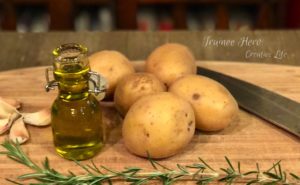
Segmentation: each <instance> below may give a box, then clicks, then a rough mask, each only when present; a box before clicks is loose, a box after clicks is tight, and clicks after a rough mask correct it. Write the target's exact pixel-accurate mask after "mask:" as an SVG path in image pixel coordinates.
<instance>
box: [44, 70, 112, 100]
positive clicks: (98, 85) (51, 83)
mask: <svg viewBox="0 0 300 185" xmlns="http://www.w3.org/2000/svg"><path fill="white" fill-rule="evenodd" d="M50 73H53V67H48V68H46V70H45V76H46V85H45V90H46V91H47V92H49V91H50V90H54V89H55V87H57V86H59V83H58V82H57V81H56V80H50ZM88 74H89V79H88V80H89V90H88V92H89V93H93V94H95V95H98V94H100V93H103V92H105V90H106V85H107V81H106V79H105V78H104V77H103V76H101V75H100V74H98V73H97V72H94V71H89V72H88Z"/></svg>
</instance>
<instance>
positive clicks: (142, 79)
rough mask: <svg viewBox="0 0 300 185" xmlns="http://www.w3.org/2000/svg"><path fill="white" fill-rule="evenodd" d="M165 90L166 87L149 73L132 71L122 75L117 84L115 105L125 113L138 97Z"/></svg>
mask: <svg viewBox="0 0 300 185" xmlns="http://www.w3.org/2000/svg"><path fill="white" fill-rule="evenodd" d="M163 91H166V87H165V86H164V84H163V83H162V82H160V81H159V80H158V78H157V77H156V76H154V75H153V74H151V73H134V74H130V75H127V76H126V77H124V78H123V79H122V80H121V81H120V82H119V83H118V85H117V87H116V90H115V95H114V102H115V106H116V108H117V109H118V111H119V112H121V114H122V115H125V114H126V113H127V111H128V109H129V108H130V107H131V105H132V104H133V103H134V102H135V101H136V100H137V99H139V98H140V97H142V96H145V95H148V94H153V93H157V92H163Z"/></svg>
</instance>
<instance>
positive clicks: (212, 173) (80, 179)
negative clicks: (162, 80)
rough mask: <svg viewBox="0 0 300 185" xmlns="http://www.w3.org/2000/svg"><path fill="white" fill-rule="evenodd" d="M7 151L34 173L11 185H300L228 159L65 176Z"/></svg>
mask: <svg viewBox="0 0 300 185" xmlns="http://www.w3.org/2000/svg"><path fill="white" fill-rule="evenodd" d="M1 145H2V146H3V147H4V148H5V149H6V151H3V152H0V154H5V155H7V157H9V158H11V159H12V160H14V161H16V162H18V163H21V164H23V165H25V166H27V167H28V168H30V169H31V170H32V171H33V172H32V173H28V174H24V175H21V176H19V177H17V181H18V182H17V181H15V180H11V179H7V181H9V182H11V183H14V184H19V185H21V184H22V182H23V180H28V179H31V180H35V181H36V183H33V184H32V185H38V184H43V185H79V184H80V185H95V184H102V183H104V182H105V183H108V184H112V183H113V182H115V181H127V182H129V183H130V184H132V185H141V184H146V183H148V182H150V181H155V180H156V181H161V182H162V184H163V185H170V184H173V183H174V182H176V181H179V180H182V181H194V182H195V183H196V184H199V185H204V184H209V183H210V182H216V181H219V182H224V183H226V184H232V183H234V182H237V181H239V182H245V184H247V185H250V184H263V185H273V184H281V185H300V176H298V175H296V174H294V173H287V172H285V171H283V170H282V168H281V165H280V161H278V162H277V163H275V164H273V165H272V167H271V168H270V169H268V170H266V171H261V169H260V167H259V165H258V164H257V165H256V166H257V168H256V170H253V171H248V172H244V173H243V172H242V171H241V164H240V162H238V163H237V168H235V167H234V165H233V164H232V162H231V161H230V160H229V159H228V158H227V157H225V160H226V162H227V164H228V166H227V167H226V168H220V171H219V172H218V171H216V170H215V169H213V168H212V167H211V166H209V165H208V164H207V163H206V162H205V161H204V160H203V159H201V158H199V163H195V164H192V165H186V166H182V165H180V164H177V168H175V169H170V168H167V167H166V166H163V165H162V164H160V163H158V162H157V161H155V160H153V159H151V158H150V157H149V161H150V163H151V165H152V166H153V168H154V170H153V171H144V170H143V169H141V168H139V167H130V168H129V167H125V168H124V169H123V170H121V171H118V170H114V169H110V168H108V167H105V166H100V167H97V166H96V164H95V163H94V162H93V161H91V164H90V165H84V164H82V163H80V162H78V161H74V162H75V163H76V164H77V165H78V166H79V167H80V168H81V169H83V170H84V171H85V172H86V174H84V175H76V174H74V173H73V172H71V171H70V172H69V174H62V173H60V172H57V171H56V170H54V169H53V168H51V167H50V163H49V160H48V158H47V157H46V158H45V160H44V161H43V163H42V165H41V166H39V165H37V164H36V163H34V162H33V161H32V160H31V159H30V158H29V157H28V156H27V155H26V154H25V153H24V152H23V151H22V149H21V148H20V146H19V145H18V144H13V143H11V142H9V141H5V142H4V143H2V144H1Z"/></svg>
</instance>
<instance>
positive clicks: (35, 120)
mask: <svg viewBox="0 0 300 185" xmlns="http://www.w3.org/2000/svg"><path fill="white" fill-rule="evenodd" d="M22 115H23V120H24V122H25V123H26V124H29V125H34V126H46V125H49V124H50V121H51V112H50V109H49V108H46V109H43V110H40V111H38V112H34V113H23V114H22Z"/></svg>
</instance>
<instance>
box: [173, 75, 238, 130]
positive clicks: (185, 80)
mask: <svg viewBox="0 0 300 185" xmlns="http://www.w3.org/2000/svg"><path fill="white" fill-rule="evenodd" d="M169 92H172V93H174V94H176V95H178V96H180V97H182V98H184V99H185V100H187V101H189V102H190V103H191V105H192V107H193V109H194V112H195V116H196V128H197V129H200V130H203V131H218V130H221V129H224V128H225V127H227V126H228V125H229V124H230V123H231V122H232V121H233V120H234V119H235V118H236V116H237V114H238V105H237V102H236V101H235V99H234V98H233V97H232V95H231V94H230V92H229V91H228V90H227V89H226V88H225V87H224V86H223V85H221V84H220V83H218V82H216V81H214V80H212V79H210V78H207V77H204V76H200V75H186V76H184V77H181V78H180V79H178V80H177V81H175V82H174V83H173V84H172V85H171V87H170V88H169Z"/></svg>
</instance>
